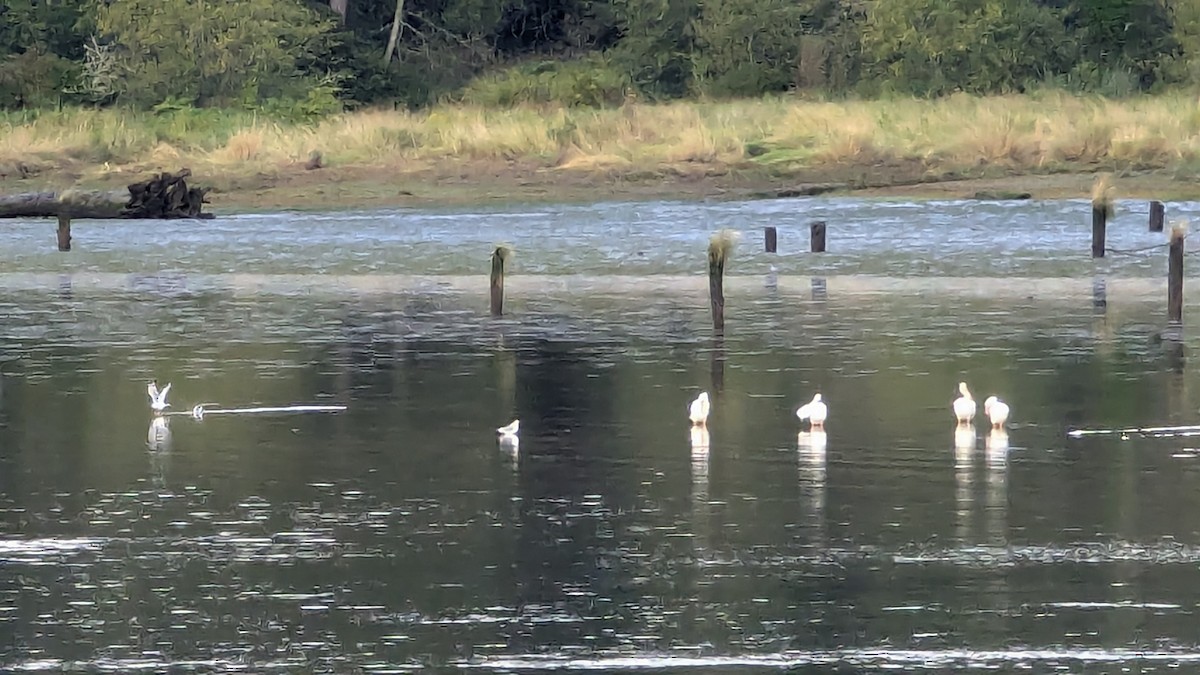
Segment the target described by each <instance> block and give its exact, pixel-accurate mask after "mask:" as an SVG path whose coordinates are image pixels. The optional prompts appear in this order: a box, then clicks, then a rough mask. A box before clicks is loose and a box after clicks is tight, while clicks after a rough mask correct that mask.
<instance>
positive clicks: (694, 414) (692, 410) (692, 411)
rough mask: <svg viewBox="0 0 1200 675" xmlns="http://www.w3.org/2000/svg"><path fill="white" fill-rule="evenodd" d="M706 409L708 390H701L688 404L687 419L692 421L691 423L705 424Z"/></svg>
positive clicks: (706, 417) (706, 420)
mask: <svg viewBox="0 0 1200 675" xmlns="http://www.w3.org/2000/svg"><path fill="white" fill-rule="evenodd" d="M708 409H709V403H708V392H707V391H702V392H700V395H699V396H697V397H696V400H694V401H692V404H691V405H689V406H688V419H690V420H691V421H692V424H706V423H707V422H708Z"/></svg>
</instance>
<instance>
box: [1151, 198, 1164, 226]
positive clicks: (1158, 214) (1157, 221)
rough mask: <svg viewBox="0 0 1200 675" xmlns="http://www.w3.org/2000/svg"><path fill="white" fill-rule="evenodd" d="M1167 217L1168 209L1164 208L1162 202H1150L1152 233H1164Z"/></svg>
mask: <svg viewBox="0 0 1200 675" xmlns="http://www.w3.org/2000/svg"><path fill="white" fill-rule="evenodd" d="M1165 215H1166V209H1164V208H1163V203H1162V202H1160V201H1157V200H1155V201H1152V202H1150V231H1151V232H1162V231H1163V218H1164V216H1165Z"/></svg>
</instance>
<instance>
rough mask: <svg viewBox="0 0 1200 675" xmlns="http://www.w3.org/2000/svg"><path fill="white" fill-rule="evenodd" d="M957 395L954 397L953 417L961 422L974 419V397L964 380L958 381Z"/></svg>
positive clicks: (968, 422)
mask: <svg viewBox="0 0 1200 675" xmlns="http://www.w3.org/2000/svg"><path fill="white" fill-rule="evenodd" d="M958 393H959V397H958V398H956V399H954V418H955V419H957V420H958V421H959V422H960V423H962V424H970V422H971V420H973V419H975V399H974V398H971V392H970V390H968V389H967V383H966V382H959V383H958Z"/></svg>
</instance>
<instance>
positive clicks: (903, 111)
mask: <svg viewBox="0 0 1200 675" xmlns="http://www.w3.org/2000/svg"><path fill="white" fill-rule="evenodd" d="M188 115H193V116H195V117H196V119H189V118H188V117H187V116H188ZM200 115H201V113H190V112H184V113H177V114H176V116H174V117H171V116H167V117H155V116H152V115H143V114H131V113H122V112H119V111H114V110H103V111H86V110H78V111H69V112H65V113H57V114H47V115H45V116H42V117H39V118H37V119H36V120H34V121H32V122H15V121H6V120H5V118H3V117H0V163H5V162H7V163H12V162H17V161H21V162H31V163H33V164H39V163H40V164H43V165H50V166H53V165H58V164H64V165H65V164H72V165H75V166H81V165H82V166H84V167H88V166H92V167H96V169H97V170H99V168H100V167H102V166H104V165H105V164H107V168H105V169H104V170H106V171H111V170H120V169H131V168H140V169H148V168H173V167H175V166H176V165H178V164H180V163H184V164H187V165H189V166H192V167H193V168H194V169H195V170H198V171H202V170H208V171H225V172H231V171H264V170H276V169H279V168H281V167H286V166H295V165H297V164H299V163H303V162H304V160H305V158H307V157H308V156H309V153H310V152H312V151H314V150H317V151H320V152H321V153H322V155H323V156H324V158H325V160H326V162H327V163H329V164H331V165H366V166H386V167H401V166H403V165H405V163H406V162H414V161H421V162H426V163H428V162H437V161H444V160H448V159H449V160H466V161H470V160H521V161H524V162H532V163H534V164H541V165H543V166H546V167H560V168H577V169H604V170H611V169H614V168H616V169H620V168H632V169H653V168H657V167H661V166H669V165H678V164H685V163H698V164H737V163H739V162H746V161H761V162H766V163H770V164H772V165H775V166H779V167H781V169H784V170H786V168H787V167H788V166H813V165H819V164H821V163H825V162H837V163H845V164H876V163H880V162H887V161H894V160H904V161H920V162H926V163H928V164H930V165H935V166H939V167H942V168H945V169H961V168H969V167H975V166H980V165H1000V166H1005V167H1012V168H1014V169H1018V170H1019V169H1037V168H1045V167H1054V166H1064V167H1065V166H1079V165H1095V164H1106V165H1109V166H1111V167H1113V168H1120V167H1121V166H1136V167H1162V166H1170V165H1172V164H1175V163H1180V162H1194V161H1196V160H1197V159H1200V105H1198V103H1197V101H1196V99H1195V97H1194V96H1192V95H1187V94H1182V93H1181V94H1170V95H1163V96H1159V97H1146V98H1137V99H1131V100H1122V101H1112V100H1105V99H1099V98H1093V97H1076V96H1069V95H1065V94H1044V95H1039V96H1036V97H1025V96H1003V97H973V96H966V95H956V96H951V97H947V98H944V99H939V100H935V101H921V100H907V99H898V100H886V101H847V102H838V103H829V102H812V101H801V100H794V99H788V98H775V99H764V100H754V101H734V102H721V103H698V102H676V103H668V104H660V105H648V104H639V103H630V104H627V105H625V106H622V107H620V108H615V109H606V110H592V109H574V108H555V109H547V108H536V109H535V108H514V109H505V110H498V109H497V110H491V109H483V108H478V107H471V106H444V107H438V108H434V109H431V110H428V111H424V112H404V111H391V110H388V111H379V110H372V111H362V112H354V113H348V114H344V115H338V116H334V117H330V118H328V119H325V120H323V121H321V122H318V123H314V124H278V123H274V122H271V121H266V120H262V119H258V118H255V117H254V116H251V115H247V114H242V115H238V114H232V113H230V114H225V115H224V116H223V117H218V118H217V119H215V121H214V120H213V119H212V115H209V116H208V117H207V118H205V119H207V120H208V122H207V123H202V120H200V119H199V116H200ZM750 146H755V147H758V148H762V149H765V150H760V151H759V152H756V153H754V154H755V155H761V157H757V156H756V157H753V158H752V157H751V156H750V154H748V153H747V148H748V147H750ZM764 153H765V154H764Z"/></svg>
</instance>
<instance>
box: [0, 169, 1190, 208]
mask: <svg viewBox="0 0 1200 675" xmlns="http://www.w3.org/2000/svg"><path fill="white" fill-rule="evenodd" d="M178 168H179V167H166V166H164V167H147V168H139V169H125V170H116V171H110V172H107V173H99V174H96V173H91V172H87V173H84V172H77V171H70V170H62V171H52V172H45V173H41V174H38V175H35V176H25V177H20V176H12V175H9V176H6V177H3V178H0V193H2V194H15V193H20V192H33V191H37V190H45V189H63V188H65V187H70V186H74V187H80V188H118V187H121V186H123V185H125V184H127V183H129V182H133V181H134V180H139V179H142V178H143V177H145V176H146V175H148V174H149V173H150V172H151V171H153V170H155V169H159V170H176V169H178ZM1106 171H1109V169H1106V168H1105V167H1079V168H1077V169H1076V170H1074V171H1071V172H1061V173H1052V174H1029V173H1019V172H1014V171H1009V170H1005V169H1002V168H984V169H980V170H978V171H972V172H954V171H944V172H939V171H937V170H935V169H930V168H929V167H927V166H850V165H836V166H825V167H813V168H810V169H806V170H804V171H799V172H791V173H789V174H786V175H780V174H775V173H771V172H767V171H764V170H762V169H760V168H757V167H754V166H722V165H715V164H714V165H692V164H689V165H685V166H668V167H657V168H654V169H648V170H630V169H625V170H622V171H595V170H581V169H564V168H559V167H553V166H537V165H530V164H522V163H520V162H505V163H495V162H467V163H464V162H449V161H447V162H445V163H441V164H431V165H426V166H403V167H394V166H331V167H324V168H320V169H316V170H305V169H304V168H303V167H297V166H287V167H279V168H277V169H274V170H271V171H257V172H253V173H245V174H240V175H239V174H237V173H230V172H227V171H218V170H211V171H210V170H206V169H205V168H203V167H194V168H193V178H192V182H193V184H195V185H202V186H208V187H211V188H212V193H211V194H210V196H209V199H210V201H211V204H212V206H211V210H212V211H213V212H215V213H218V214H221V213H241V212H252V211H266V210H270V211H275V210H339V209H347V210H349V209H367V208H387V207H404V206H413V207H422V208H428V207H436V206H460V207H461V206H471V205H485V204H487V205H502V204H507V203H552V202H567V203H581V202H595V201H637V200H651V199H678V200H706V199H715V200H740V199H772V198H785V197H795V196H805V195H820V194H824V195H841V196H860V197H875V198H909V199H971V198H977V199H1076V198H1085V197H1087V196H1088V195H1089V192H1090V190H1091V187H1092V184H1093V182H1094V181H1095V179H1096V175H1097V174H1098V173H1103V172H1106ZM1112 173H1113V174H1114V185H1115V188H1116V195H1115V196H1116V197H1117V198H1118V199H1146V200H1149V199H1160V200H1164V201H1170V200H1193V199H1200V180H1198V179H1197V178H1196V177H1195V176H1191V175H1187V174H1186V172H1181V171H1178V170H1172V169H1156V170H1146V171H1137V172H1134V171H1112ZM88 174H90V175H91V176H93V177H84V176H85V175H88Z"/></svg>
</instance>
